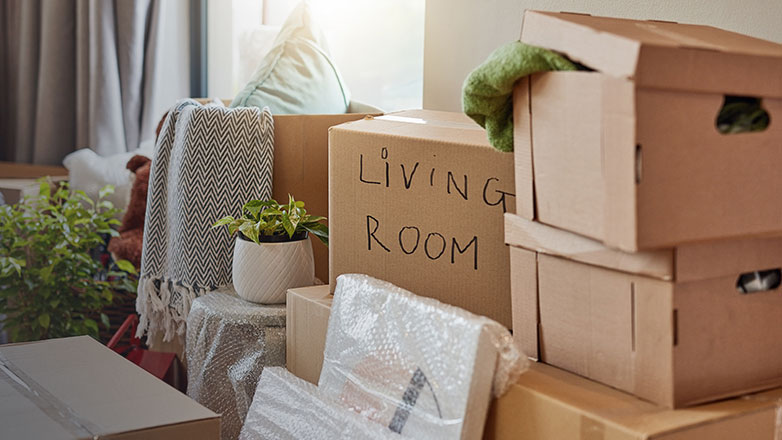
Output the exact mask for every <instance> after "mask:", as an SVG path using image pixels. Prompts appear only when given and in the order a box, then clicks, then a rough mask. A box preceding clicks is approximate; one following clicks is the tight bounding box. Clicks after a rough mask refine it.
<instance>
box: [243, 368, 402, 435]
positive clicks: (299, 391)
mask: <svg viewBox="0 0 782 440" xmlns="http://www.w3.org/2000/svg"><path fill="white" fill-rule="evenodd" d="M398 438H400V436H399V435H397V434H394V433H393V432H391V431H389V430H388V429H387V428H386V427H385V426H382V425H378V424H376V423H373V422H371V421H369V420H367V419H365V418H363V417H361V416H360V415H358V414H355V413H353V412H351V411H349V410H347V409H345V408H342V407H341V406H339V405H337V404H336V403H334V402H330V401H327V400H324V399H323V397H322V396H320V395H319V393H318V388H317V387H316V386H315V385H313V384H311V383H309V382H307V381H305V380H303V379H299V378H298V377H296V376H294V375H293V374H291V373H289V372H288V371H287V370H285V369H283V368H266V369H264V370H263V375H261V380H260V381H259V382H258V389H257V390H256V392H255V399H254V400H253V404H252V407H251V408H250V412H249V413H248V414H247V420H245V424H244V428H242V433H241V435H240V436H239V439H240V440H267V439H268V440H271V439H279V440H298V439H319V440H330V439H333V440H337V439H398Z"/></svg>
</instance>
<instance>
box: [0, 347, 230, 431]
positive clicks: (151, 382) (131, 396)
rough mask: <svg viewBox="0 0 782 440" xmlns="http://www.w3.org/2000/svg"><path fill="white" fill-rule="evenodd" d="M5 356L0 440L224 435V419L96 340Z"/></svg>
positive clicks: (1, 350)
mask: <svg viewBox="0 0 782 440" xmlns="http://www.w3.org/2000/svg"><path fill="white" fill-rule="evenodd" d="M0 356H2V358H3V359H4V360H3V363H4V364H5V365H6V368H7V369H6V370H3V371H0V375H2V380H0V438H31V439H41V438H92V437H93V436H95V437H101V438H118V439H119V438H121V439H147V438H162V436H165V438H172V439H180V438H181V439H218V438H219V435H220V419H219V416H218V415H217V414H215V413H213V412H212V411H209V410H208V409H206V408H204V407H203V406H201V405H199V404H198V403H196V402H195V401H193V400H191V399H190V398H188V397H187V396H185V395H184V394H182V393H180V392H179V391H177V390H175V389H174V388H172V387H170V386H169V385H167V384H166V383H164V382H162V381H161V380H159V379H157V378H155V377H154V376H152V375H151V374H149V373H147V372H146V371H144V370H142V369H141V368H139V367H137V366H136V365H133V364H132V363H130V362H129V361H127V360H126V359H124V358H122V357H121V356H119V355H118V354H116V353H114V352H113V351H111V350H109V349H108V348H106V347H104V346H102V345H101V344H100V343H98V342H96V341H95V340H93V339H92V338H89V337H86V336H82V337H75V338H66V339H54V340H48V341H41V342H36V343H29V344H18V345H6V346H3V347H0ZM9 370H10V371H11V372H14V371H17V372H21V373H17V375H14V376H9V374H8V371H9ZM19 375H21V376H19ZM19 378H21V379H20V380H21V381H18V380H17V379H19ZM33 391H34V392H35V394H31V393H32V392H33ZM31 396H33V397H31ZM36 396H37V397H36ZM41 396H42V397H41ZM73 422H78V423H79V424H81V426H82V427H83V428H82V429H79V428H78V427H76V428H75V427H74V426H76V425H74V424H73ZM194 427H197V429H194ZM85 430H86V433H85V432H84V431H85ZM79 433H81V434H89V435H79Z"/></svg>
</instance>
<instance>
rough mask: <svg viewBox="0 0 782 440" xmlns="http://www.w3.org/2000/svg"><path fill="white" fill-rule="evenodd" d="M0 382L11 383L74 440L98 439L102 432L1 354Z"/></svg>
mask: <svg viewBox="0 0 782 440" xmlns="http://www.w3.org/2000/svg"><path fill="white" fill-rule="evenodd" d="M0 372H1V373H2V374H0V380H2V381H4V382H7V383H9V384H10V385H11V386H12V387H13V388H14V389H15V390H17V391H18V392H19V393H20V394H22V395H23V396H25V397H26V398H27V399H28V400H29V401H31V402H33V404H35V406H37V407H38V409H40V410H41V412H43V413H44V414H46V415H47V416H48V417H49V418H50V419H52V420H54V421H55V422H57V423H58V424H59V425H60V426H62V427H63V428H64V429H65V430H66V431H68V432H69V433H71V434H72V435H73V436H74V438H93V439H98V438H99V435H98V432H100V430H99V429H98V427H97V426H95V425H93V424H92V423H90V422H89V421H87V420H84V419H82V418H81V417H79V416H78V415H77V414H76V412H75V411H73V410H72V409H71V408H70V407H68V405H66V404H65V403H64V402H63V401H61V400H60V399H58V398H57V397H55V396H54V395H52V394H51V393H50V392H48V391H46V389H45V388H44V387H42V386H41V385H39V384H38V382H36V381H35V380H33V379H32V378H31V377H30V376H28V375H27V374H25V372H24V371H22V370H21V369H20V368H19V367H17V366H16V365H14V364H13V362H11V361H9V360H8V359H6V358H5V357H4V356H3V355H2V354H0Z"/></svg>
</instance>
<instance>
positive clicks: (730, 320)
mask: <svg viewBox="0 0 782 440" xmlns="http://www.w3.org/2000/svg"><path fill="white" fill-rule="evenodd" d="M506 241H507V242H508V243H509V244H510V245H512V246H511V268H512V272H511V288H512V306H513V319H514V329H515V332H514V337H516V339H517V340H518V341H520V343H521V344H522V345H523V347H524V349H525V350H526V351H527V353H528V354H530V355H531V356H532V357H534V358H536V359H539V360H541V361H544V362H547V363H550V364H553V365H557V366H559V367H562V368H565V369H567V370H569V371H573V372H576V373H578V374H581V375H584V376H586V377H589V378H592V379H594V380H598V381H601V382H603V383H606V384H609V385H611V386H614V387H617V388H620V389H623V390H625V391H628V392H631V393H634V394H636V395H638V396H641V397H643V398H645V399H649V400H651V401H654V402H657V403H659V404H661V405H667V406H676V407H680V406H686V405H693V404H697V403H700V402H704V401H710V400H715V399H719V398H724V397H730V396H735V395H738V394H740V393H746V392H752V391H756V390H760V389H768V388H770V387H774V386H779V385H782V374H780V372H781V371H782V321H781V320H779V319H778V317H779V316H780V315H782V297H780V296H779V288H776V289H774V290H771V291H764V292H756V293H750V294H743V293H740V292H739V291H738V289H737V288H736V285H737V281H738V279H739V276H740V275H741V274H742V273H746V272H754V271H761V270H766V269H773V268H782V238H778V237H773V238H752V239H743V240H736V241H720V242H705V243H696V244H689V245H683V246H682V247H680V248H677V249H675V250H672V251H671V250H668V251H650V252H640V253H626V252H623V251H619V250H615V249H610V248H607V247H605V246H603V245H602V244H600V243H598V242H596V241H593V240H589V239H586V238H584V237H580V236H578V235H576V234H573V233H571V232H567V231H562V230H559V229H556V228H552V227H549V226H545V225H542V224H539V223H535V222H530V221H528V220H525V219H523V218H521V217H519V216H516V215H512V214H507V215H506ZM517 246H518V247H517ZM674 255H675V258H674ZM645 265H648V266H647V267H645ZM674 269H675V271H674Z"/></svg>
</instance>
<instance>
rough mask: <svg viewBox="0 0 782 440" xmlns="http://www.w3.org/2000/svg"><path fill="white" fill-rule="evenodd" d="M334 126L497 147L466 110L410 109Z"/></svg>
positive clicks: (359, 130)
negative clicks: (459, 111)
mask: <svg viewBox="0 0 782 440" xmlns="http://www.w3.org/2000/svg"><path fill="white" fill-rule="evenodd" d="M331 130H348V131H358V132H365V133H376V134H385V135H389V136H398V137H406V138H415V139H427V140H432V141H437V142H448V143H455V144H461V145H472V146H477V147H486V148H493V147H492V146H491V144H490V143H489V140H488V138H487V137H486V131H485V130H484V129H483V128H481V126H479V125H478V124H476V123H475V122H473V120H472V119H470V118H469V117H467V116H466V115H465V114H463V113H455V112H441V111H434V110H406V111H401V112H396V113H389V114H386V115H383V116H378V117H366V118H364V119H362V120H359V121H355V122H349V123H346V124H341V125H338V126H336V127H332V128H331Z"/></svg>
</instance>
